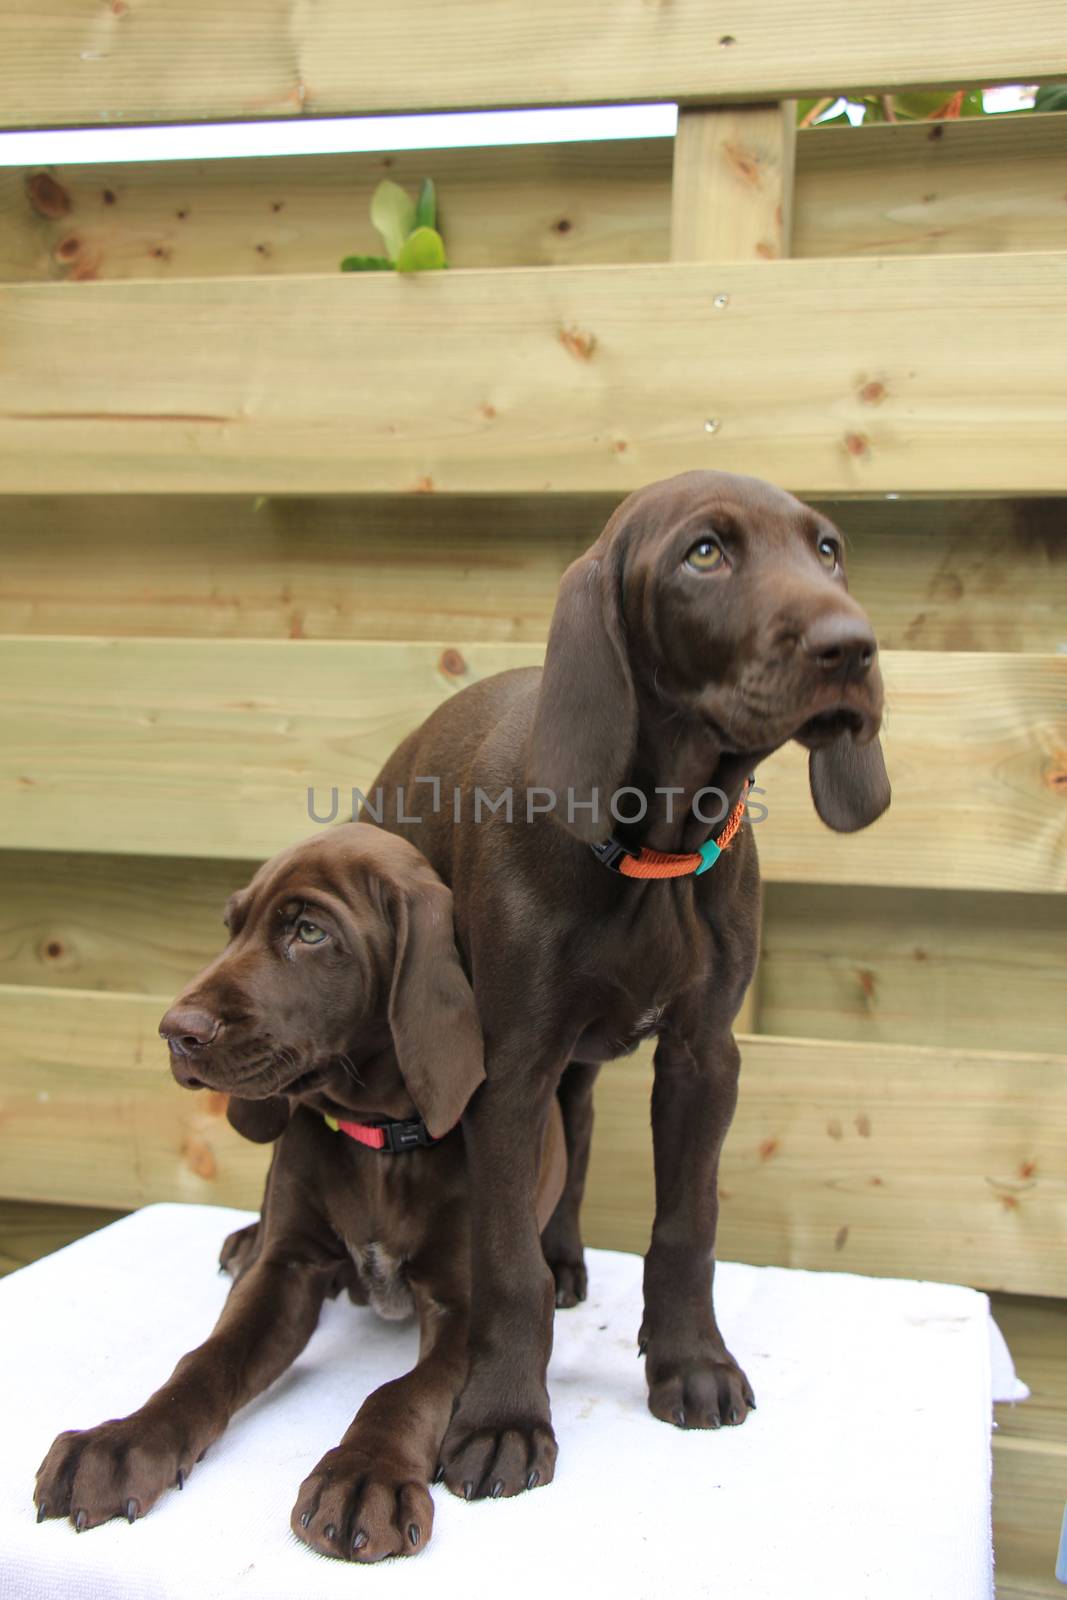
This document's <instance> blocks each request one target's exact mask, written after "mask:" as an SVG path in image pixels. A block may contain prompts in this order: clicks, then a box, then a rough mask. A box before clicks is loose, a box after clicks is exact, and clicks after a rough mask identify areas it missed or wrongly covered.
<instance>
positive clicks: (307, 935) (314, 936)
mask: <svg viewBox="0 0 1067 1600" xmlns="http://www.w3.org/2000/svg"><path fill="white" fill-rule="evenodd" d="M296 936H297V938H298V939H299V940H300V942H301V944H321V943H322V941H323V940H324V939H325V937H326V929H325V928H320V927H319V925H318V923H316V922H308V921H307V919H306V918H305V919H303V920H302V921H300V922H298V923H297V925H296Z"/></svg>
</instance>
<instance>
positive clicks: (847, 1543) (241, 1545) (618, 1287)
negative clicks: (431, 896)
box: [0, 1205, 1013, 1600]
mask: <svg viewBox="0 0 1067 1600" xmlns="http://www.w3.org/2000/svg"><path fill="white" fill-rule="evenodd" d="M247 1220H248V1214H247V1213H244V1212H236V1211H230V1210H221V1209H215V1208H208V1207H192V1206H177V1205H165V1206H151V1207H148V1208H147V1209H145V1210H143V1211H141V1212H138V1213H136V1214H135V1215H134V1216H132V1217H129V1218H126V1219H124V1220H123V1221H121V1222H118V1223H116V1224H114V1225H113V1226H112V1227H110V1228H106V1229H104V1230H103V1231H102V1232H101V1233H97V1234H95V1235H92V1236H91V1237H89V1238H87V1239H83V1240H81V1241H79V1242H78V1243H77V1244H74V1245H71V1246H69V1247H68V1248H67V1249H65V1250H62V1251H59V1252H58V1253H57V1254H55V1255H53V1256H50V1257H48V1258H46V1259H45V1260H43V1261H39V1262H36V1263H35V1264H34V1265H33V1266H30V1267H27V1268H25V1269H23V1270H22V1271H21V1272H17V1273H14V1274H13V1275H12V1276H11V1277H9V1278H7V1279H6V1280H4V1282H3V1283H0V1328H2V1330H3V1332H2V1336H0V1343H2V1361H0V1371H2V1373H3V1381H4V1384H5V1386H6V1393H5V1395H4V1397H3V1402H2V1404H3V1411H2V1417H3V1448H2V1462H3V1465H2V1469H0V1596H3V1600H237V1597H248V1600H331V1597H333V1596H342V1595H344V1596H352V1595H354V1594H356V1593H359V1594H365V1593H367V1592H368V1591H369V1590H371V1589H373V1591H374V1592H375V1593H376V1594H386V1593H388V1594H389V1595H390V1596H400V1597H404V1596H408V1595H414V1594H415V1593H416V1592H417V1593H419V1594H421V1595H427V1594H431V1595H433V1596H434V1600H441V1597H442V1596H444V1597H452V1596H455V1597H462V1600H481V1597H483V1596H485V1597H490V1596H492V1597H493V1600H526V1597H531V1600H532V1597H534V1596H536V1597H538V1600H545V1597H546V1596H555V1595H561V1596H566V1597H569V1596H572V1595H589V1596H590V1597H592V1596H593V1595H600V1594H607V1595H611V1596H613V1597H620V1600H660V1597H662V1600H684V1597H688V1596H704V1595H707V1596H714V1597H715V1600H764V1597H766V1600H785V1597H789V1600H795V1597H801V1596H807V1595H810V1596H812V1597H818V1600H837V1597H841V1600H882V1597H884V1600H904V1597H906V1600H925V1597H929V1600H947V1597H950V1596H951V1597H952V1600H988V1597H991V1596H992V1593H993V1589H992V1559H991V1548H990V1427H991V1366H990V1331H989V1330H990V1327H991V1323H990V1319H989V1312H988V1302H987V1301H986V1299H985V1296H984V1295H981V1294H977V1293H975V1292H974V1291H973V1290H970V1289H962V1288H957V1287H953V1286H950V1285H945V1284H937V1283H913V1282H908V1281H900V1280H885V1279H883V1280H878V1279H869V1278H859V1277H852V1276H848V1275H845V1274H838V1273H806V1272H791V1271H784V1270H781V1269H778V1268H759V1267H748V1266H735V1265H730V1264H723V1265H720V1267H719V1269H718V1275H717V1289H716V1294H717V1302H718V1308H719V1316H720V1320H721V1322H722V1325H723V1327H724V1329H725V1331H726V1335H727V1338H728V1340H729V1342H730V1344H731V1346H732V1347H733V1350H734V1352H735V1353H736V1354H737V1356H738V1358H739V1359H740V1360H741V1361H742V1363H743V1365H744V1366H745V1367H746V1369H747V1371H748V1374H749V1376H750V1378H751V1379H752V1381H753V1384H754V1386H755V1390H756V1396H757V1400H758V1401H759V1410H758V1412H757V1413H756V1414H755V1415H754V1416H752V1417H750V1418H749V1419H748V1421H747V1422H746V1423H745V1425H744V1426H743V1427H741V1428H736V1429H733V1428H725V1429H723V1430H721V1431H720V1432H718V1433H700V1432H693V1433H681V1432H679V1431H678V1430H676V1429H674V1428H671V1427H668V1426H665V1425H664V1424H663V1423H661V1422H657V1421H655V1420H654V1419H653V1418H652V1417H651V1416H650V1414H649V1413H648V1411H647V1409H646V1406H645V1380H644V1372H643V1366H642V1363H641V1362H640V1361H639V1360H638V1359H637V1355H636V1350H635V1338H636V1332H637V1327H638V1323H639V1320H640V1301H641V1262H640V1259H639V1258H638V1257H636V1256H627V1255H619V1254H614V1253H609V1252H605V1251H592V1252H590V1275H591V1291H590V1292H591V1298H590V1300H589V1301H588V1302H587V1303H586V1304H585V1305H584V1306H582V1307H579V1308H578V1309H577V1310H574V1311H567V1312H561V1313H560V1314H559V1315H558V1316H557V1318H556V1342H555V1353H554V1355H553V1358H552V1366H551V1371H550V1385H551V1391H552V1406H553V1415H554V1420H555V1425H556V1429H557V1432H558V1435H559V1440H560V1458H559V1466H558V1470H557V1475H556V1480H555V1483H554V1484H553V1485H551V1486H550V1487H548V1488H544V1489H539V1490H536V1491H535V1492H534V1493H532V1494H525V1495H521V1496H519V1497H518V1498H516V1499H514V1500H501V1501H485V1502H481V1503H475V1504H471V1505H466V1504H464V1503H463V1502H461V1501H459V1500H456V1499H454V1498H453V1497H452V1496H451V1495H449V1494H448V1493H447V1492H446V1491H445V1490H444V1489H435V1491H434V1496H435V1502H436V1518H435V1527H434V1535H433V1541H432V1543H431V1545H430V1546H429V1548H428V1549H427V1550H425V1551H424V1552H423V1553H422V1554H420V1555H419V1556H417V1557H415V1558H413V1559H409V1560H404V1561H392V1562H386V1563H383V1564H382V1565H381V1566H377V1567H368V1568H362V1569H361V1570H359V1571H353V1570H352V1568H351V1567H349V1566H347V1565H344V1564H342V1563H340V1562H334V1561H330V1560H328V1559H326V1558H323V1557H318V1556H316V1555H313V1554H312V1553H311V1552H310V1551H308V1550H307V1549H306V1547H304V1546H302V1545H301V1544H299V1543H298V1541H297V1540H296V1539H294V1538H293V1536H292V1535H291V1534H290V1532H289V1527H288V1522H289V1511H290V1508H291V1506H292V1503H293V1501H294V1499H295V1496H296V1491H297V1487H298V1485H299V1484H300V1482H301V1480H302V1478H303V1477H304V1476H305V1474H306V1473H307V1472H308V1471H309V1469H310V1468H311V1467H312V1466H313V1465H314V1464H315V1462H316V1461H317V1460H318V1459H319V1457H320V1456H321V1455H322V1454H323V1453H324V1451H326V1450H327V1449H328V1448H329V1447H330V1446H332V1445H333V1444H335V1443H336V1442H337V1440H338V1439H339V1438H340V1436H341V1434H342V1432H343V1431H344V1429H345V1427H346V1426H347V1424H348V1422H349V1421H350V1420H351V1417H352V1416H353V1414H354V1413H355V1411H356V1409H357V1407H358V1405H359V1403H360V1402H361V1400H362V1399H363V1397H364V1396H365V1395H366V1394H367V1392H368V1391H369V1390H370V1389H371V1388H372V1387H375V1386H376V1385H377V1384H379V1383H381V1382H383V1381H384V1380H385V1379H387V1378H389V1377H391V1376H394V1375H396V1374H397V1373H399V1372H401V1371H403V1370H405V1369H406V1368H407V1366H408V1365H410V1363H411V1362H412V1360H413V1359H414V1354H415V1344H416V1340H415V1334H414V1330H413V1328H412V1327H410V1326H398V1325H396V1324H386V1323H383V1322H381V1321H379V1319H378V1318H377V1317H376V1316H375V1315H374V1313H373V1312H371V1311H369V1310H364V1309H361V1308H357V1307H355V1306H353V1305H351V1304H350V1303H349V1302H348V1301H347V1299H346V1300H343V1301H338V1302H334V1303H331V1304H329V1305H328V1306H327V1307H326V1309H325V1312H324V1314H323V1318H322V1321H321V1323H320V1326H319V1329H318V1331H317V1333H316V1334H315V1336H314V1338H313V1340H312V1342H311V1344H310V1345H309V1346H308V1349H307V1350H306V1351H305V1353H304V1355H303V1356H302V1357H301V1358H300V1360H299V1361H298V1362H297V1363H296V1365H295V1366H294V1367H293V1368H292V1369H291V1370H290V1372H289V1373H288V1374H287V1375H286V1376H285V1377H283V1378H282V1379H280V1380H279V1382H278V1383H277V1384H276V1385H275V1387H274V1389H273V1390H272V1391H270V1392H269V1393H268V1394H267V1395H265V1396H262V1397H261V1398H260V1399H259V1400H258V1401H256V1402H254V1403H253V1405H251V1406H250V1407H248V1409H247V1410H246V1411H245V1412H243V1413H241V1414H240V1415H239V1416H238V1417H237V1419H236V1420H235V1422H234V1423H233V1425H232V1427H231V1428H230V1429H229V1431H228V1432H227V1433H226V1434H225V1435H224V1436H223V1438H222V1439H221V1440H220V1441H219V1442H218V1444H216V1445H215V1446H214V1447H213V1448H212V1449H211V1450H210V1451H209V1452H208V1455H207V1457H206V1458H205V1460H204V1461H203V1463H202V1464H201V1465H200V1466H198V1467H197V1468H196V1469H195V1470H194V1472H193V1473H192V1476H191V1478H190V1480H189V1482H188V1483H187V1485H186V1487H185V1490H184V1492H183V1493H181V1494H179V1493H177V1492H171V1493H170V1494H169V1495H167V1496H166V1497H165V1498H164V1500H162V1501H161V1502H160V1503H159V1504H158V1505H157V1506H156V1508H155V1509H154V1510H153V1511H152V1512H151V1513H150V1514H149V1515H148V1516H147V1517H146V1518H145V1519H144V1520H143V1521H141V1522H138V1523H137V1524H135V1525H134V1526H133V1527H129V1526H127V1525H126V1524H125V1523H124V1522H112V1523H109V1524H107V1525H106V1526H104V1527H101V1528H96V1529H92V1530H89V1531H87V1532H86V1533H84V1534H80V1535H79V1534H76V1533H75V1532H74V1530H73V1528H72V1527H71V1526H70V1524H69V1523H67V1522H52V1521H49V1522H46V1523H43V1524H42V1525H40V1526H37V1525H36V1523H35V1521H34V1508H33V1505H32V1490H33V1479H34V1473H35V1472H36V1469H37V1466H38V1464H39V1462H40V1460H41V1458H42V1457H43V1455H44V1453H45V1451H46V1450H47V1448H48V1446H49V1444H50V1443H51V1441H52V1439H53V1437H54V1435H55V1434H56V1433H57V1432H59V1431H60V1430H62V1429H64V1428H72V1427H88V1426H90V1425H92V1424H93V1423H96V1422H100V1421H103V1420H104V1419H105V1418H107V1417H111V1416H118V1415H122V1414H124V1413H126V1412H127V1411H130V1410H132V1409H134V1408H135V1407H136V1406H137V1405H138V1404H139V1403H140V1402H141V1401H142V1400H143V1399H145V1398H146V1397H147V1395H148V1394H149V1393H150V1392H151V1390H152V1389H154V1388H155V1387H156V1386H157V1385H158V1384H159V1383H160V1382H162V1381H163V1379H164V1378H165V1377H167V1375H168V1374H169V1372H170V1370H171V1367H172V1366H173V1363H174V1362H175V1361H176V1360H177V1358H178V1357H179V1356H180V1355H182V1354H183V1353H184V1352H185V1351H186V1350H188V1349H191V1348H192V1347H193V1346H194V1345H196V1344H197V1343H199V1342H200V1340H201V1339H202V1338H203V1337H204V1336H205V1334H206V1333H207V1332H208V1330H209V1328H210V1326H211V1324H212V1322H213V1320H214V1317H215V1315H216V1314H217V1312H218V1310H219V1308H220V1307H221V1305H222V1302H223V1299H224V1298H225V1294H226V1289H227V1283H228V1280H226V1279H223V1278H221V1277H219V1276H218V1275H217V1273H216V1272H215V1271H214V1258H215V1255H216V1253H217V1250H218V1246H219V1244H220V1243H221V1241H222V1239H223V1237H224V1236H225V1234H226V1233H227V1232H229V1230H230V1229H232V1228H234V1227H237V1226H240V1225H241V1224H242V1223H244V1222H245V1221H247ZM1002 1381H1003V1383H1004V1384H1009V1383H1010V1382H1011V1381H1013V1374H1011V1372H1010V1359H1009V1361H1008V1370H1007V1372H1006V1373H1005V1375H1004V1378H1003V1380H1002ZM1003 1392H1005V1394H1006V1396H1007V1395H1008V1394H1010V1392H1011V1391H1010V1390H1004V1391H1003Z"/></svg>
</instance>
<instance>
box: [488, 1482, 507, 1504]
mask: <svg viewBox="0 0 1067 1600" xmlns="http://www.w3.org/2000/svg"><path fill="white" fill-rule="evenodd" d="M489 1493H490V1495H491V1496H492V1497H493V1499H494V1500H499V1499H500V1496H501V1495H502V1494H503V1493H504V1485H503V1483H501V1481H500V1479H499V1478H498V1479H497V1480H496V1482H495V1483H494V1484H493V1487H492V1488H491V1489H490V1491H489Z"/></svg>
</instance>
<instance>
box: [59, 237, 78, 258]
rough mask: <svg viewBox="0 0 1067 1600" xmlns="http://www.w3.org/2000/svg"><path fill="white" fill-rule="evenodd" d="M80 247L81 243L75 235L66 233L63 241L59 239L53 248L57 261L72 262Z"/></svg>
mask: <svg viewBox="0 0 1067 1600" xmlns="http://www.w3.org/2000/svg"><path fill="white" fill-rule="evenodd" d="M81 247H82V242H81V240H80V239H79V238H78V235H77V234H76V233H68V234H67V236H66V238H65V239H60V241H59V243H58V244H57V245H56V248H55V257H56V260H57V261H73V260H74V258H75V256H77V255H78V253H79V252H80V250H81Z"/></svg>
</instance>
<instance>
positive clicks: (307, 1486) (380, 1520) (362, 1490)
mask: <svg viewBox="0 0 1067 1600" xmlns="http://www.w3.org/2000/svg"><path fill="white" fill-rule="evenodd" d="M290 1526H291V1527H292V1530H293V1532H294V1533H295V1534H296V1536H297V1538H298V1539H303V1540H304V1542H305V1543H306V1544H309V1545H310V1546H311V1547H312V1549H313V1550H318V1551H319V1552H320V1553H321V1554H322V1555H324V1556H337V1557H339V1558H340V1559H341V1560H342V1561H382V1560H384V1558H385V1557H386V1556H413V1555H416V1554H417V1553H418V1552H419V1551H420V1550H421V1549H423V1547H424V1546H425V1545H427V1544H428V1543H429V1540H430V1535H431V1533H432V1531H433V1501H432V1499H431V1498H430V1491H429V1489H428V1488H427V1486H426V1484H425V1483H423V1482H422V1481H421V1480H420V1479H419V1478H418V1477H412V1475H411V1473H410V1471H409V1470H408V1469H407V1468H406V1467H405V1465H404V1464H403V1463H401V1462H399V1461H398V1462H395V1463H390V1462H388V1461H386V1460H383V1458H382V1456H381V1455H380V1453H375V1452H371V1451H364V1450H361V1449H360V1448H359V1447H358V1446H345V1445H338V1447H337V1449H336V1450H330V1451H329V1452H328V1453H327V1454H326V1455H324V1456H323V1458H322V1460H321V1461H320V1462H319V1464H318V1466H317V1467H316V1468H315V1469H314V1471H313V1472H311V1473H310V1474H309V1475H308V1476H307V1477H306V1478H305V1479H304V1481H303V1483H302V1484H301V1485H300V1493H299V1494H298V1495H297V1498H296V1505H295V1506H294V1507H293V1514H292V1516H291V1518H290Z"/></svg>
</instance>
